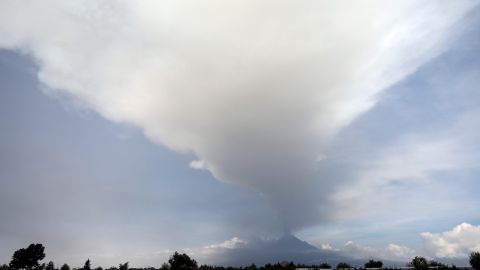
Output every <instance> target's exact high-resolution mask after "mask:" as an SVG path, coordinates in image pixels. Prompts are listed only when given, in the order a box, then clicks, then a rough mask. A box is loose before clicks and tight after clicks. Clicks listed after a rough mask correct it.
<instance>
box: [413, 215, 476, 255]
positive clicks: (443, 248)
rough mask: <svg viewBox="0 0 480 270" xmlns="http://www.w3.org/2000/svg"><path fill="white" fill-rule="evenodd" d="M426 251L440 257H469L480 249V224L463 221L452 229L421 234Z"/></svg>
mask: <svg viewBox="0 0 480 270" xmlns="http://www.w3.org/2000/svg"><path fill="white" fill-rule="evenodd" d="M421 236H422V238H423V242H424V245H425V249H426V251H427V252H428V253H429V254H430V255H431V256H434V257H438V258H462V257H467V256H468V255H469V254H470V252H472V251H480V226H475V225H471V224H468V223H465V222H464V223H462V224H459V225H457V226H455V228H453V229H452V230H450V231H446V232H442V233H430V232H424V233H422V234H421Z"/></svg>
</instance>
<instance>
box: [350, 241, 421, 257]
mask: <svg viewBox="0 0 480 270" xmlns="http://www.w3.org/2000/svg"><path fill="white" fill-rule="evenodd" d="M341 251H342V252H343V253H344V254H345V255H348V256H352V257H353V258H356V259H369V258H376V259H383V260H391V261H409V260H410V259H411V258H413V257H414V256H415V255H418V254H416V252H415V250H413V249H411V248H409V247H406V246H400V245H397V244H389V245H388V246H387V247H385V248H373V247H369V246H363V245H359V244H357V243H354V242H353V241H348V242H347V243H345V245H344V246H343V248H342V249H341Z"/></svg>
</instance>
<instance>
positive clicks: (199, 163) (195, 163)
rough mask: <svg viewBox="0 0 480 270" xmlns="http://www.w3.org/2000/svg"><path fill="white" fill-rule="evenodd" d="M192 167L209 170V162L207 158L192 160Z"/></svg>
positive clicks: (190, 164)
mask: <svg viewBox="0 0 480 270" xmlns="http://www.w3.org/2000/svg"><path fill="white" fill-rule="evenodd" d="M188 165H189V166H190V168H192V169H196V170H207V169H208V167H207V164H206V163H205V160H192V161H191V162H190V163H189V164H188Z"/></svg>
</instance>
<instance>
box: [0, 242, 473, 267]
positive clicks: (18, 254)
mask: <svg viewBox="0 0 480 270" xmlns="http://www.w3.org/2000/svg"><path fill="white" fill-rule="evenodd" d="M44 258H45V247H44V246H43V245H42V244H31V245H29V246H28V247H27V248H21V249H19V250H17V251H15V252H14V253H13V256H12V260H11V261H10V263H9V264H8V265H7V264H4V265H0V270H71V269H70V266H69V265H68V264H63V265H62V266H61V267H60V268H57V267H56V266H55V264H54V263H53V262H52V261H49V262H48V263H46V264H45V263H41V261H42V260H43V259H44ZM469 261H470V265H471V266H472V268H473V269H475V270H480V252H477V251H473V252H471V253H470V258H469ZM407 266H409V267H412V268H414V269H415V270H429V269H432V268H433V269H439V270H455V269H456V267H455V265H452V266H448V265H445V264H443V263H440V262H437V261H434V260H430V261H429V260H427V259H425V258H424V257H419V256H417V257H415V258H413V259H412V260H411V261H410V262H409V263H408V264H407ZM297 268H310V269H332V266H331V265H329V264H327V263H321V264H319V265H304V264H294V263H293V262H284V263H276V264H270V263H269V264H265V265H264V266H261V267H257V266H256V265H255V264H251V265H249V266H246V267H231V266H229V267H224V266H213V265H200V266H198V264H197V261H195V260H194V259H192V258H190V257H189V256H188V255H187V254H185V253H183V254H180V253H178V252H175V253H174V254H173V255H172V256H170V258H169V260H168V263H163V264H162V265H161V266H160V267H159V268H154V267H148V268H130V267H129V265H128V262H125V263H121V264H119V265H118V267H110V268H107V269H105V270H295V269H297ZM375 268H376V269H392V268H383V262H382V261H376V260H369V261H368V262H366V263H365V265H364V267H363V268H355V267H352V266H350V265H349V264H347V263H344V262H340V263H338V264H337V265H336V267H335V269H375ZM72 270H104V269H103V268H102V267H96V268H94V269H92V266H91V262H90V259H87V260H86V261H85V264H84V265H83V267H82V268H72Z"/></svg>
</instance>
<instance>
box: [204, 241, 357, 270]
mask: <svg viewBox="0 0 480 270" xmlns="http://www.w3.org/2000/svg"><path fill="white" fill-rule="evenodd" d="M283 261H288V262H290V261H292V262H294V263H296V264H307V265H308V264H319V263H322V262H326V263H329V264H331V265H332V266H335V265H336V264H337V263H339V262H346V263H349V264H351V265H361V264H363V263H364V261H359V260H356V259H353V258H349V257H346V256H344V255H343V254H341V253H340V252H338V251H334V250H322V249H319V248H317V247H315V246H313V245H311V244H309V243H308V242H306V241H302V240H300V239H298V238H297V237H295V236H294V235H291V234H287V235H283V236H282V237H280V238H278V239H275V240H260V239H257V240H253V241H250V242H248V243H247V244H245V246H243V247H239V248H234V249H229V250H225V251H224V252H221V254H217V255H216V256H215V257H214V258H212V261H211V263H212V264H216V265H231V266H246V265H249V264H252V263H255V264H256V265H264V264H267V263H277V262H283Z"/></svg>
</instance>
